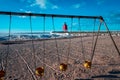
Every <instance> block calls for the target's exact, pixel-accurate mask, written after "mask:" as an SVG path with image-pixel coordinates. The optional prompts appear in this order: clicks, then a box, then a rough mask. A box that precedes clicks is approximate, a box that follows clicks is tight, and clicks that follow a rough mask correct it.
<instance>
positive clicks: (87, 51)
mask: <svg viewBox="0 0 120 80" xmlns="http://www.w3.org/2000/svg"><path fill="white" fill-rule="evenodd" d="M113 38H114V40H115V42H116V44H117V46H118V49H119V50H120V37H119V36H113ZM94 41H95V38H94ZM82 42H83V47H82V46H81V45H82V44H81V38H80V37H77V38H71V39H67V38H66V39H56V40H54V39H53V40H44V41H43V40H38V41H33V44H32V41H28V42H23V43H20V44H11V45H9V52H8V45H4V44H0V55H1V56H0V59H1V60H0V61H1V64H0V65H1V67H0V68H4V69H5V70H6V76H5V80H83V79H86V80H89V79H90V80H120V56H119V54H118V53H117V51H116V49H115V47H114V45H113V43H112V41H111V39H110V37H109V36H99V38H98V42H97V46H96V50H95V53H94V57H93V61H92V67H91V69H86V68H84V66H83V63H84V61H85V60H90V59H91V55H92V43H94V42H93V38H92V37H83V38H82ZM56 43H57V45H56ZM7 53H8V57H7ZM58 58H59V59H60V60H58ZM6 61H7V67H5V66H6ZM60 63H68V69H67V70H66V71H65V72H64V71H63V72H61V71H60V70H59V64H60ZM42 66H44V67H45V73H44V76H42V77H39V76H36V75H35V69H36V68H37V67H42Z"/></svg>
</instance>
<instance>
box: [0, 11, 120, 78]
mask: <svg viewBox="0 0 120 80" xmlns="http://www.w3.org/2000/svg"><path fill="white" fill-rule="evenodd" d="M0 15H9V16H10V17H9V39H10V36H11V26H12V25H11V23H12V16H14V15H16V16H29V19H30V29H31V35H32V37H33V31H32V21H31V17H32V16H41V17H43V32H44V33H45V31H46V29H45V26H46V25H45V23H46V17H51V18H52V19H51V20H52V26H53V30H54V31H55V30H56V29H55V24H54V18H55V17H57V18H59V17H60V18H70V19H71V29H70V32H72V26H73V18H77V19H78V24H79V28H80V19H93V20H94V23H93V24H94V28H93V36H92V37H93V40H92V48H91V59H90V60H87V59H85V48H84V46H83V36H80V40H81V41H80V42H81V48H82V49H81V50H82V55H83V60H84V62H83V66H84V67H85V68H86V69H90V68H91V67H92V61H93V58H94V54H95V49H96V45H97V41H98V36H99V33H100V29H101V25H102V24H104V26H105V28H106V30H107V32H108V34H109V36H110V38H111V40H112V42H113V44H114V46H115V48H116V50H117V52H118V54H119V56H120V52H119V49H118V47H117V45H116V43H115V41H114V39H113V37H112V35H111V32H110V30H109V28H108V26H107V24H106V22H105V20H104V19H103V17H102V16H75V15H56V14H36V13H18V12H2V11H0ZM96 20H99V26H98V30H97V34H96V35H94V30H95V26H96V25H95V24H96ZM79 32H81V30H80V31H79ZM95 36H96V38H95ZM94 38H95V42H93V41H94ZM9 39H8V42H9ZM54 41H55V47H56V51H57V59H58V69H59V70H60V71H61V72H65V71H66V70H67V69H68V63H69V56H70V49H71V38H69V48H68V49H69V50H68V53H67V57H66V58H67V60H66V63H64V62H60V54H59V52H58V43H57V38H56V37H54ZM45 44H46V43H45V40H43V49H44V51H43V60H42V62H43V63H45V55H46V54H45V52H46V50H45V48H46V46H45ZM7 46H8V47H7V56H6V66H5V69H3V68H2V69H1V70H0V79H1V78H2V77H5V75H6V74H7V73H6V67H7V63H8V55H9V54H10V49H9V44H8V45H7ZM32 49H33V57H34V59H35V60H36V58H35V54H34V53H35V47H34V40H33V38H32ZM34 65H35V75H37V76H40V77H42V76H44V75H45V66H46V64H43V65H42V66H39V67H37V66H36V61H35V64H34Z"/></svg>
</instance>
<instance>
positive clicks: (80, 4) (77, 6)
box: [72, 2, 85, 9]
mask: <svg viewBox="0 0 120 80" xmlns="http://www.w3.org/2000/svg"><path fill="white" fill-rule="evenodd" d="M84 5H85V2H82V3H79V4H74V5H72V7H73V8H76V9H78V8H80V7H82V6H84Z"/></svg>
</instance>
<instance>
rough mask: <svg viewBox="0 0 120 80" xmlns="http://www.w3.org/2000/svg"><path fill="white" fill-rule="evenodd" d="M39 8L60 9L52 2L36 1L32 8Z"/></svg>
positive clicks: (48, 0)
mask: <svg viewBox="0 0 120 80" xmlns="http://www.w3.org/2000/svg"><path fill="white" fill-rule="evenodd" d="M34 6H39V7H40V8H41V9H47V8H49V9H58V6H57V5H54V4H53V3H51V2H50V0H35V2H34V3H32V4H31V5H30V7H34Z"/></svg>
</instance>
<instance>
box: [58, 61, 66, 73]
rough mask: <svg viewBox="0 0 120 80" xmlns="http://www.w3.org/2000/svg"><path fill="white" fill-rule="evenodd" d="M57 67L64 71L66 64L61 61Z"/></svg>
mask: <svg viewBox="0 0 120 80" xmlns="http://www.w3.org/2000/svg"><path fill="white" fill-rule="evenodd" d="M59 68H60V71H66V70H67V64H65V63H61V64H60V66H59Z"/></svg>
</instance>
